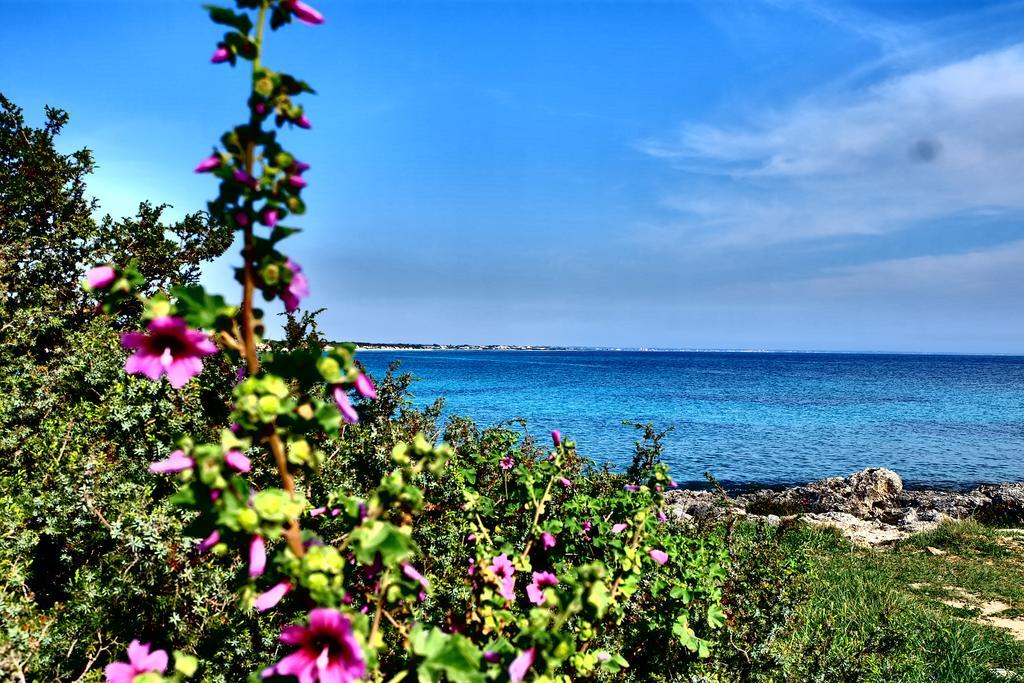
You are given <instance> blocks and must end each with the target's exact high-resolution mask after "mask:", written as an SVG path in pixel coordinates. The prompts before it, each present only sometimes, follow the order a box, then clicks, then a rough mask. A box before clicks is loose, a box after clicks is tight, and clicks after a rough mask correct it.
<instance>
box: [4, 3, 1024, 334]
mask: <svg viewBox="0 0 1024 683" xmlns="http://www.w3.org/2000/svg"><path fill="white" fill-rule="evenodd" d="M315 4H316V6H317V7H318V8H319V9H321V10H322V11H323V12H324V13H325V14H326V15H327V23H326V24H324V25H323V26H321V27H317V28H310V27H304V26H295V27H292V28H289V29H288V30H285V31H283V32H281V33H278V34H273V35H272V36H271V41H270V43H269V45H268V48H267V52H266V61H267V63H268V64H269V65H271V66H273V67H275V68H280V69H282V70H289V71H291V72H293V73H296V74H298V75H300V76H302V77H304V78H306V79H307V80H308V81H310V83H312V85H313V86H314V87H316V88H317V90H318V95H317V96H315V97H313V98H309V99H307V101H306V102H305V104H306V109H307V113H308V114H309V116H310V118H311V120H312V122H313V130H312V131H310V132H295V133H292V134H290V137H289V143H290V146H291V147H292V148H294V149H295V150H296V151H297V152H298V153H299V155H300V157H301V158H303V159H305V160H308V161H309V162H310V163H311V164H312V165H313V170H311V171H310V172H309V173H308V174H307V177H308V179H309V181H310V187H309V189H308V190H307V191H306V199H307V201H308V203H309V204H310V207H311V210H310V212H309V213H308V214H307V215H306V216H304V217H303V220H302V221H301V223H300V227H303V228H305V229H306V232H305V233H304V234H303V235H302V236H300V237H298V238H296V239H294V240H292V242H291V254H292V255H293V256H294V258H295V259H296V260H297V261H299V262H300V263H302V264H303V266H304V267H305V269H306V270H307V271H308V273H309V275H310V279H311V281H312V287H313V295H312V297H311V298H310V301H309V305H310V306H311V307H327V308H328V312H327V313H326V314H325V316H324V318H323V321H324V327H325V329H326V330H327V332H328V333H329V334H330V335H331V336H333V337H335V338H349V339H361V340H381V341H419V342H425V341H439V342H467V343H523V344H527V343H539V344H574V345H603V346H660V347H688V348H744V349H751V348H754V349H756V348H771V349H817V350H825V349H831V350H893V351H962V352H998V353H1020V352H1024V309H1022V304H1021V301H1022V295H1024V267H1022V266H1024V220H1022V219H1024V178H1022V175H1024V173H1022V172H1024V3H1021V2H993V3H986V2H982V1H980V0H971V1H966V0H965V1H962V2H938V1H933V2H924V1H923V0H913V1H905V2H898V1H895V0H894V1H886V2H881V1H878V2H860V3H857V2H824V1H815V0H806V1H802V0H750V1H748V2H741V1H740V0H735V1H732V0H722V1H715V2H711V1H708V2H695V1H693V2H687V1H682V0H680V1H676V2H673V1H664V2H644V1H641V0H634V1H620V2H615V1H611V0H603V1H597V0H595V1H593V2H587V1H584V0H574V1H565V2H560V1H558V0H546V1H543V2H541V1H536V2H498V1H490V0H466V1H464V2H426V1H417V0H407V1H405V2H370V1H352V2H329V1H324V0H320V2H317V3H315ZM3 9H4V22H3V26H2V27H0V38H2V39H3V44H4V46H5V49H4V50H3V52H2V54H0V90H2V91H3V92H4V93H5V94H7V95H8V96H9V97H11V98H12V99H14V100H15V101H16V102H17V103H19V104H20V105H21V106H23V107H24V108H25V110H26V113H27V115H28V116H29V118H30V120H32V121H35V122H39V121H41V119H42V107H43V105H44V104H52V105H55V106H60V107H63V108H65V109H67V110H69V111H70V112H71V114H72V123H71V125H70V126H69V128H68V129H67V132H66V134H65V135H64V136H63V141H62V145H63V146H64V147H65V148H66V149H68V150H70V149H72V148H75V147H80V146H88V147H90V148H92V149H93V150H94V151H95V155H96V159H97V161H98V164H99V169H98V171H97V172H96V174H95V177H94V179H93V182H92V183H91V185H90V187H91V190H92V192H93V193H94V194H95V195H96V196H97V197H98V198H99V200H100V202H101V204H102V209H103V211H105V212H110V213H112V214H115V215H123V214H130V213H134V208H135V206H137V204H138V202H139V201H141V200H142V199H150V200H153V201H158V202H168V203H170V204H173V205H174V207H175V209H174V212H172V215H173V214H179V215H180V214H181V213H184V212H186V211H191V210H196V209H200V208H202V207H204V206H205V201H206V199H207V198H209V197H210V196H211V195H212V194H213V192H214V187H213V185H212V182H211V180H210V178H208V177H203V176H194V175H193V174H192V173H191V168H192V167H193V166H194V165H195V163H196V162H197V160H198V159H200V158H202V157H203V156H205V155H206V154H208V152H209V150H210V148H211V146H212V144H213V142H214V141H215V140H216V139H217V137H218V136H219V134H220V132H221V131H222V130H223V129H224V128H226V127H227V126H228V125H230V124H231V123H232V122H235V121H236V120H238V119H239V118H240V116H241V115H242V112H241V109H240V107H241V103H242V97H243V96H244V90H245V87H246V82H247V77H246V75H245V74H244V73H243V72H241V71H237V70H236V71H234V72H233V71H232V70H231V69H230V68H229V67H227V66H225V65H221V66H213V65H210V64H208V58H209V54H210V53H211V52H212V49H213V47H214V45H215V43H216V41H217V38H218V36H219V31H218V29H217V27H215V26H213V25H212V24H210V23H209V22H208V21H207V20H206V18H205V16H204V14H203V13H202V12H201V11H200V9H199V7H198V3H197V4H195V5H193V3H191V2H182V1H181V0H174V1H173V2H172V1H170V0H168V1H166V2H158V1H156V0H150V1H148V2H86V1H84V0H80V1H66V2H55V1H47V0H42V1H40V0H33V1H32V2H27V1H21V0H4V2H3ZM228 262H230V259H229V260H225V262H224V263H221V264H217V267H215V268H211V269H210V271H209V272H208V274H207V281H208V284H210V285H211V286H212V287H214V288H217V289H221V290H229V289H232V288H233V285H232V282H231V280H230V277H229V276H227V275H226V272H227V271H226V268H227V263H228Z"/></svg>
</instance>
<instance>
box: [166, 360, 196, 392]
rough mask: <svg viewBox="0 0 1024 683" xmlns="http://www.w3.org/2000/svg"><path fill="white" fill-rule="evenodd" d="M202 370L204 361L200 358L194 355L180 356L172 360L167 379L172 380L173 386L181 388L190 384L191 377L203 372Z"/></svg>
mask: <svg viewBox="0 0 1024 683" xmlns="http://www.w3.org/2000/svg"><path fill="white" fill-rule="evenodd" d="M202 370H203V362H202V361H201V360H199V359H198V358H194V357H192V356H189V357H187V358H178V359H177V360H173V361H171V364H170V365H169V366H168V367H167V379H168V380H169V381H170V382H171V386H172V387H174V388H175V389H180V388H182V387H183V386H185V385H186V384H188V381H189V380H190V379H192V378H193V377H195V376H196V375H198V374H199V373H200V372H202Z"/></svg>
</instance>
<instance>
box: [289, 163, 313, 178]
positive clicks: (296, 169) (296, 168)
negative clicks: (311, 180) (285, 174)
mask: <svg viewBox="0 0 1024 683" xmlns="http://www.w3.org/2000/svg"><path fill="white" fill-rule="evenodd" d="M309 169H310V165H309V164H307V163H306V162H305V161H296V162H294V163H293V164H292V165H291V167H290V168H289V169H288V170H289V171H291V172H292V174H296V175H297V174H301V173H305V172H306V171H308V170H309Z"/></svg>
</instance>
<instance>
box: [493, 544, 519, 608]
mask: <svg viewBox="0 0 1024 683" xmlns="http://www.w3.org/2000/svg"><path fill="white" fill-rule="evenodd" d="M491 571H492V572H494V573H495V574H496V575H497V576H498V578H499V579H500V580H501V587H500V588H499V589H498V595H500V596H501V597H503V598H505V599H506V600H515V599H516V579H515V573H516V568H515V565H513V564H512V561H511V560H509V559H508V555H506V554H505V553H502V554H501V555H498V556H497V557H495V558H494V559H493V560H491Z"/></svg>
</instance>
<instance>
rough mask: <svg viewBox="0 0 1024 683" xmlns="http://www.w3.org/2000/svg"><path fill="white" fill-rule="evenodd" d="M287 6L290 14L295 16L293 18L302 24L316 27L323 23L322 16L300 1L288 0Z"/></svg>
mask: <svg viewBox="0 0 1024 683" xmlns="http://www.w3.org/2000/svg"><path fill="white" fill-rule="evenodd" d="M287 5H288V9H289V10H291V13H292V14H294V15H295V18H296V19H298V20H299V21H301V22H302V23H304V24H309V25H310V26H316V25H317V24H322V23H324V15H322V14H320V13H319V12H317V11H316V10H315V9H313V8H312V7H310V6H309V5H307V4H306V3H304V2H301V0H288V2H287Z"/></svg>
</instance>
